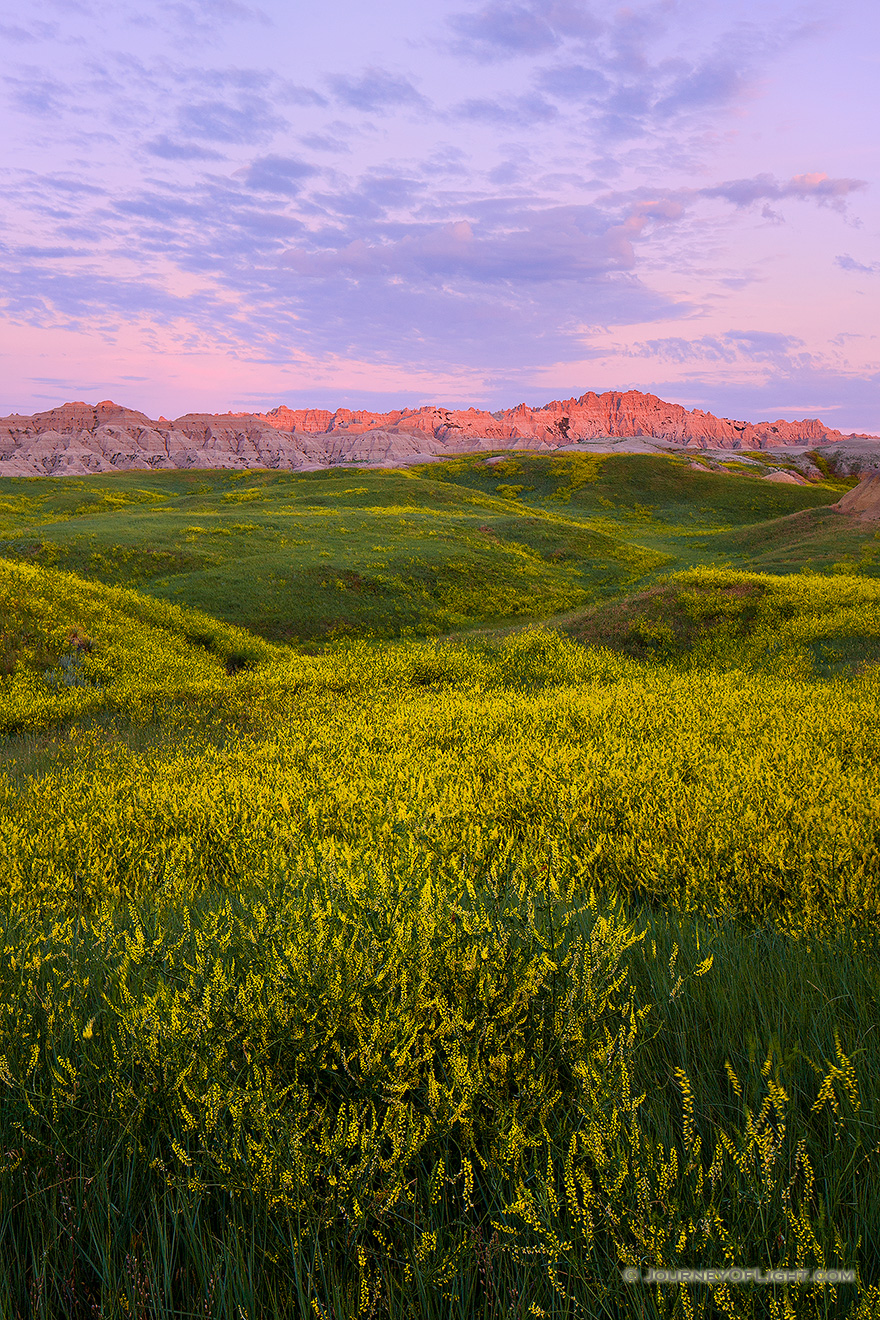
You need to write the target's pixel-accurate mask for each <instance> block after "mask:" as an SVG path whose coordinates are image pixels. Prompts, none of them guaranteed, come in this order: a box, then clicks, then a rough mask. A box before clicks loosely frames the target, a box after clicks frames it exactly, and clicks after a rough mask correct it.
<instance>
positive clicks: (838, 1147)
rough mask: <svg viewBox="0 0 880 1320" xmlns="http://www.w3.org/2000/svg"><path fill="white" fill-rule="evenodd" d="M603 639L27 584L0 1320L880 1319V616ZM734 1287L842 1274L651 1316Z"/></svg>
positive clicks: (31, 573)
mask: <svg viewBox="0 0 880 1320" xmlns="http://www.w3.org/2000/svg"><path fill="white" fill-rule="evenodd" d="M139 475H141V474H139ZM215 475H216V474H215ZM362 475H364V476H365V475H366V474H358V479H360V477H361V476H362ZM514 475H515V474H514ZM465 477H466V478H467V480H470V479H471V478H470V476H468V475H467V471H465V473H464V477H462V478H461V479H462V480H464V479H465ZM453 478H454V479H455V480H458V479H459V478H458V477H456V473H455V471H453V472H452V476H451V477H450V482H452V481H453ZM401 479H403V478H401ZM696 479H697V480H699V481H706V482H711V481H713V480H717V481H719V482H722V483H723V482H731V483H733V482H734V481H737V480H739V478H732V477H731V478H726V477H725V478H711V477H704V476H703V475H702V474H696ZM496 480H498V478H496ZM749 484H750V485H757V483H754V482H752V483H749ZM24 485H25V483H22V486H24ZM791 489H792V492H793V493H794V494H800V492H799V491H798V489H797V488H791ZM551 493H552V492H551ZM816 493H817V492H815V491H812V492H808V494H810V495H813V494H816ZM539 494H540V492H539ZM778 495H779V491H778V488H777V489H776V490H775V491H774V493H773V498H774V499H776V498H777V496H778ZM487 498H488V497H487ZM566 498H569V497H568V496H567V497H566ZM572 498H573V497H572ZM761 498H763V495H762V496H761ZM768 498H769V496H768ZM784 498H789V496H788V494H786V495H785V496H784ZM825 498H826V502H830V500H831V499H833V498H834V495H833V492H830V491H829V492H826V497H825ZM789 512H794V513H795V514H797V513H798V511H797V509H796V508H795V509H794V510H789ZM818 514H819V516H820V517H821V516H824V515H823V513H822V511H821V510H819V511H818ZM566 516H567V515H566ZM676 516H677V515H676ZM767 516H768V517H777V516H778V510H771V511H770V513H769V514H768V515H767ZM798 516H802V515H800V514H798ZM830 516H832V517H833V515H830ZM47 525H48V524H47ZM743 525H745V523H744V520H743ZM718 526H719V527H721V528H722V532H723V535H725V536H729V535H733V534H734V532H731V531H730V528H731V526H732V520H729V521H728V523H727V524H723V523H719V524H718ZM725 527H726V529H727V530H724V528H725ZM722 532H719V533H718V535H719V536H720V535H722ZM713 534H714V533H713ZM736 534H737V535H743V536H745V535H746V532H745V531H744V532H741V533H740V532H737V533H736ZM609 535H610V533H609ZM644 546H645V547H647V549H646V553H647V552H648V551H650V550H651V547H650V545H649V544H648V541H647V540H645V542H644ZM652 553H653V551H652ZM649 577H650V575H649ZM592 600H593V603H592V605H591V606H590V608H589V609H586V608H585V609H584V610H583V611H582V612H581V614H579V615H578V616H577V617H574V616H572V617H571V618H569V619H568V621H567V622H566V625H565V626H566V628H567V629H568V632H567V633H566V632H563V631H561V630H550V629H544V628H524V629H522V630H520V631H517V632H513V633H511V634H510V635H509V636H507V637H503V638H497V637H496V638H490V637H488V636H484V637H477V636H472V637H470V638H464V639H460V640H451V641H443V640H439V639H435V640H418V639H406V640H397V641H393V640H386V641H378V640H376V639H370V638H368V637H367V638H361V639H357V638H353V639H349V640H343V641H339V642H336V643H334V644H333V645H330V646H328V647H325V648H324V649H323V650H320V651H319V652H318V653H316V654H304V653H302V652H301V651H296V650H295V649H292V648H290V647H287V646H283V645H281V644H280V643H279V642H278V641H277V640H272V639H271V637H267V636H258V635H256V634H255V633H254V632H251V631H246V630H245V629H244V628H240V627H237V626H235V625H234V624H233V623H231V622H223V621H219V620H218V619H217V618H215V617H212V616H211V615H210V614H208V613H206V612H205V613H199V612H197V611H195V610H193V609H190V608H185V607H183V606H181V605H177V604H174V603H170V602H169V601H168V600H166V599H162V598H161V593H157V592H154V593H153V594H150V595H146V594H140V593H139V592H138V591H136V590H134V589H131V588H127V587H121V586H114V585H107V584H106V583H105V582H101V581H98V580H96V577H95V576H93V577H92V578H91V579H89V578H87V577H84V576H75V575H73V574H69V573H66V572H62V571H60V570H59V569H57V568H53V567H50V566H46V565H45V564H43V563H33V562H26V560H25V559H24V558H22V557H19V558H16V559H5V560H0V871H2V875H3V891H2V900H0V942H2V947H0V983H2V984H0V1248H2V1250H0V1316H2V1317H3V1318H4V1320H5V1318H6V1317H7V1316H8V1317H10V1318H15V1317H22V1320H24V1318H25V1317H30V1316H45V1317H52V1320H54V1318H55V1317H86V1316H101V1317H114V1318H115V1317H123V1316H125V1317H135V1316H136V1317H143V1318H146V1317H150V1318H152V1317H162V1318H163V1320H166V1318H167V1320H171V1317H196V1316H199V1317H208V1316H211V1317H217V1318H218V1320H219V1318H222V1320H233V1318H234V1320H263V1318H264V1317H265V1318H268V1317H276V1316H278V1317H280V1316H285V1317H286V1316H292V1317H315V1318H316V1320H349V1318H350V1320H354V1318H355V1317H376V1320H379V1318H380V1317H381V1318H384V1317H389V1318H391V1317H394V1318H395V1320H396V1318H398V1317H399V1318H400V1320H404V1317H407V1318H412V1320H417V1318H419V1317H423V1316H424V1317H429V1318H432V1320H433V1318H434V1317H437V1320H440V1317H444V1318H447V1317H448V1318H449V1320H470V1317H486V1318H488V1317H493V1318H494V1317H502V1316H503V1317H511V1318H514V1317H515V1318H516V1320H520V1318H521V1317H522V1318H524V1317H527V1316H552V1317H554V1318H555V1317H585V1318H589V1320H592V1318H593V1317H629V1316H634V1317H645V1318H646V1320H654V1317H682V1318H685V1317H691V1316H694V1317H705V1320H715V1318H716V1317H722V1316H726V1317H730V1318H731V1320H733V1318H741V1320H747V1318H751V1317H764V1316H766V1317H773V1318H776V1317H778V1318H779V1320H788V1318H789V1317H796V1318H797V1320H800V1317H810V1318H813V1317H816V1318H818V1317H823V1318H825V1317H828V1318H830V1317H844V1316H847V1317H852V1320H869V1318H872V1317H875V1316H877V1315H878V1314H880V1121H878V1120H880V1069H878V1064H877V1027H878V1018H880V1010H878V1002H880V965H878V958H877V953H878V947H880V891H878V878H880V742H878V731H877V705H878V698H880V669H878V667H877V663H876V662H877V660H878V659H880V583H878V582H877V581H876V580H875V579H874V578H873V577H872V576H871V575H870V573H867V572H861V573H859V574H855V573H847V572H844V571H843V569H842V568H838V569H837V570H836V571H835V572H834V573H826V574H824V575H820V574H809V573H797V574H792V575H789V576H771V575H769V574H757V573H749V572H745V571H738V570H736V569H731V568H713V567H702V568H695V569H690V570H688V571H685V572H680V573H673V574H672V575H669V576H666V577H665V578H663V579H662V580H658V579H657V574H656V572H654V576H653V577H650V580H649V581H648V582H647V584H646V585H645V586H644V587H643V589H642V590H641V591H640V592H638V593H637V594H632V592H631V593H630V595H629V596H628V597H626V598H620V597H618V598H614V599H605V598H603V596H602V594H601V593H599V594H598V595H597V594H596V593H594V594H593V597H592ZM587 603H589V602H587ZM549 612H550V611H549V610H548V613H549ZM268 631H269V632H271V630H268ZM726 1266H739V1267H743V1268H749V1267H757V1268H759V1269H762V1270H767V1271H769V1270H774V1269H775V1270H804V1271H807V1272H809V1273H810V1274H812V1272H813V1271H816V1270H826V1271H835V1270H854V1271H855V1274H856V1278H855V1281H854V1282H837V1283H835V1282H833V1281H832V1282H828V1281H823V1282H818V1281H816V1280H815V1279H813V1280H811V1281H805V1282H801V1283H787V1284H786V1283H782V1282H780V1283H777V1284H763V1285H761V1284H753V1283H752V1284H750V1283H745V1284H737V1283H732V1282H727V1283H717V1284H714V1285H711V1286H709V1285H706V1284H701V1283H686V1284H678V1283H675V1284H664V1283H651V1284H648V1283H641V1282H637V1283H632V1282H626V1281H625V1279H624V1271H625V1270H626V1269H627V1268H629V1269H630V1270H636V1271H638V1272H639V1274H640V1275H642V1276H643V1277H645V1278H646V1277H647V1276H648V1272H649V1270H651V1269H658V1270H659V1269H662V1270H675V1269H679V1268H682V1269H685V1268H696V1267H715V1268H721V1269H723V1268H724V1267H726Z"/></svg>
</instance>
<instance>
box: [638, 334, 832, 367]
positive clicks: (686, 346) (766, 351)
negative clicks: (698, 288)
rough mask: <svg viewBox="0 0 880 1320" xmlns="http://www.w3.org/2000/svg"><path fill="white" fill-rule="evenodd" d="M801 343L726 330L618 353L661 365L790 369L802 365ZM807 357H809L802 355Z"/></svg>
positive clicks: (777, 336)
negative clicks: (755, 365) (743, 364)
mask: <svg viewBox="0 0 880 1320" xmlns="http://www.w3.org/2000/svg"><path fill="white" fill-rule="evenodd" d="M803 349H804V341H803V340H802V339H798V338H797V337H795V336H793V335H785V334H780V333H778V332H776V331H770V330H727V331H724V332H723V333H722V334H717V335H700V336H699V337H698V338H696V339H685V338H682V337H680V336H674V335H673V336H669V337H667V338H664V339H648V340H645V341H644V342H642V343H637V344H633V345H632V347H631V348H628V349H625V350H621V351H623V352H624V354H625V355H626V356H633V357H653V358H658V359H659V360H660V361H663V362H676V363H687V362H729V363H733V362H755V363H774V364H777V365H779V364H785V365H787V366H791V365H792V364H793V363H794V362H797V363H802V362H803V361H804V357H805V355H804V354H803V352H802V350H803ZM806 356H807V357H808V356H809V355H806Z"/></svg>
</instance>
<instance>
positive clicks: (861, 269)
mask: <svg viewBox="0 0 880 1320" xmlns="http://www.w3.org/2000/svg"><path fill="white" fill-rule="evenodd" d="M834 260H835V263H836V264H837V265H838V266H839V267H840V269H841V270H851V271H853V272H855V273H856V274H858V275H880V261H872V262H871V264H870V266H866V265H865V264H864V263H863V262H861V261H856V259H855V257H850V256H848V255H847V254H846V253H844V255H843V256H841V257H835V258H834Z"/></svg>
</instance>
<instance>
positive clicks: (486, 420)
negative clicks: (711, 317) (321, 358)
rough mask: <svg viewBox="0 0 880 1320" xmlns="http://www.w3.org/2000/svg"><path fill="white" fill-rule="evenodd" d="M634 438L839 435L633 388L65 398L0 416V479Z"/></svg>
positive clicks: (744, 443) (699, 442)
mask: <svg viewBox="0 0 880 1320" xmlns="http://www.w3.org/2000/svg"><path fill="white" fill-rule="evenodd" d="M623 438H627V439H629V440H633V441H637V440H642V441H643V442H644V445H645V448H646V449H647V450H648V451H650V450H651V449H652V448H654V446H655V444H656V446H657V447H658V448H661V447H663V446H667V447H668V446H669V445H673V446H675V447H682V448H688V447H690V448H698V449H719V448H720V449H768V448H774V447H776V446H782V445H800V446H804V445H824V444H832V443H839V442H840V441H843V440H844V439H845V437H844V436H843V435H842V434H841V432H840V431H835V430H832V429H830V428H829V427H827V426H825V424H824V423H823V422H820V421H817V420H816V419H815V418H810V419H807V420H804V421H800V422H786V421H776V422H756V423H751V422H737V421H730V420H729V419H727V418H724V417H715V416H713V414H712V413H707V412H701V411H700V410H699V409H695V410H693V411H689V410H688V409H687V408H683V407H682V406H681V405H680V404H675V403H666V402H664V401H663V400H662V399H659V398H657V396H656V395H654V394H643V393H641V392H640V391H638V390H627V391H624V392H619V391H609V392H608V393H606V394H595V393H593V392H592V391H588V392H587V393H586V394H583V395H581V397H580V398H578V399H575V398H571V399H565V400H559V399H557V400H554V401H553V402H552V403H549V404H547V405H546V406H545V407H543V408H530V407H528V406H527V405H526V404H524V403H523V404H520V405H519V406H518V407H516V408H508V409H506V410H504V411H502V412H497V413H491V412H484V411H481V410H480V409H478V408H467V409H451V408H439V407H426V408H417V409H410V408H401V409H397V410H393V411H391V412H386V413H378V412H369V411H364V410H360V411H351V410H350V409H347V408H337V409H336V411H335V412H330V411H327V410H324V409H320V408H306V409H291V408H287V407H285V406H283V405H282V406H281V407H278V408H273V409H272V411H271V412H268V413H263V414H249V413H222V414H207V413H187V414H186V415H185V416H183V417H178V418H177V419H176V420H174V421H169V420H168V419H167V418H165V417H160V418H158V419H152V418H150V417H147V416H146V414H144V413H141V412H136V411H134V410H133V409H131V408H125V407H122V406H121V405H119V404H116V403H113V402H112V401H111V400H109V399H105V400H103V401H102V402H100V403H97V404H94V405H92V404H86V403H82V402H75V403H65V404H63V405H62V406H61V407H58V408H52V409H50V410H49V411H48V412H43V413H36V414H34V415H33V416H31V417H20V416H18V415H17V414H13V415H12V416H10V417H4V418H0V475H3V474H5V475H7V476H45V475H47V474H48V475H57V476H63V475H83V474H86V473H90V472H109V471H120V470H125V469H130V468H135V469H151V468H153V469H158V468H285V469H290V470H295V471H296V470H298V471H307V470H314V469H317V468H322V467H332V466H335V465H338V464H346V463H362V464H365V465H372V466H392V465H397V464H401V463H412V462H418V461H425V460H428V459H432V458H443V457H450V456H452V455H455V454H460V453H469V452H473V451H474V450H481V449H482V450H490V449H529V450H537V451H542V450H543V451H550V450H554V449H562V448H567V447H569V446H572V445H576V444H585V443H586V444H592V445H601V444H602V443H603V442H607V443H608V445H609V446H612V445H613V443H614V442H615V441H619V440H621V439H623Z"/></svg>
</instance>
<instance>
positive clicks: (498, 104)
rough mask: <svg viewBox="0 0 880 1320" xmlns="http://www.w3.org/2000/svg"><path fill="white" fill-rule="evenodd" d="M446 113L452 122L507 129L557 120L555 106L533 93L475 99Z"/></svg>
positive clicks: (461, 102)
mask: <svg viewBox="0 0 880 1320" xmlns="http://www.w3.org/2000/svg"><path fill="white" fill-rule="evenodd" d="M449 113H450V117H451V118H453V119H464V120H466V121H468V122H470V123H482V124H499V125H510V126H511V127H516V128H528V127H531V126H532V125H534V124H546V123H550V122H551V121H552V120H554V119H558V118H559V111H558V110H557V109H556V106H555V105H551V103H550V102H549V101H547V100H546V99H545V98H544V97H543V96H539V95H536V94H534V93H533V94H531V95H529V94H527V95H525V96H512V97H506V98H498V99H497V100H493V99H492V98H490V97H485V98H479V97H477V98H473V99H471V100H467V101H460V102H459V103H458V105H455V106H453V107H452V109H451V111H450V112H449Z"/></svg>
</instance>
